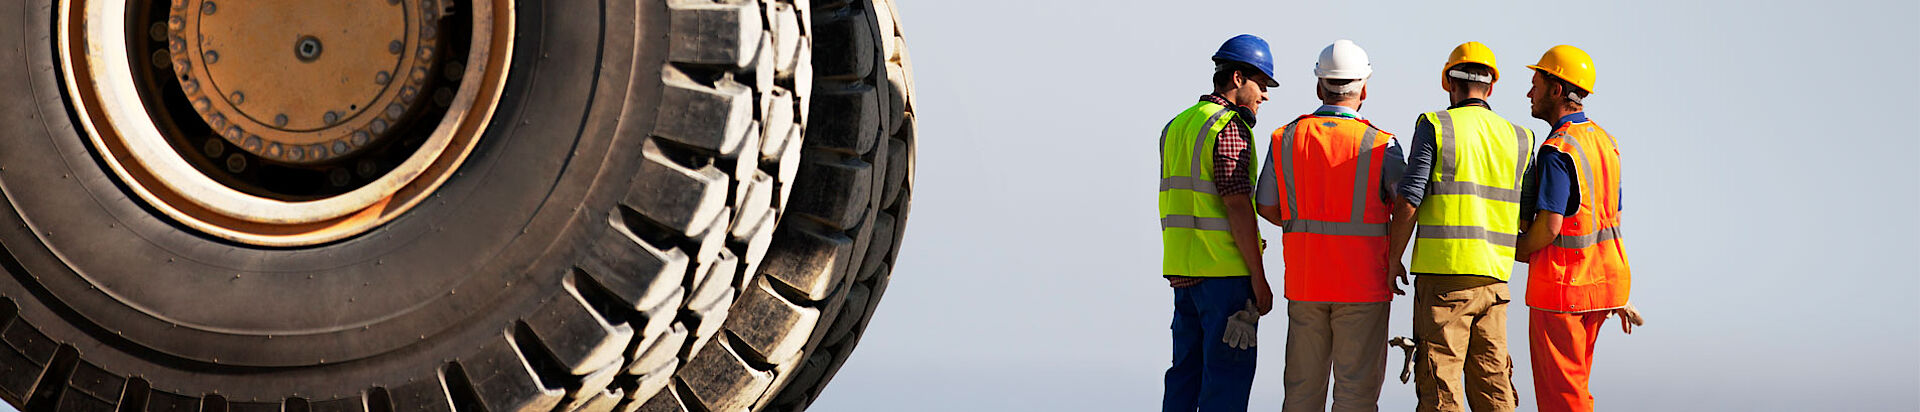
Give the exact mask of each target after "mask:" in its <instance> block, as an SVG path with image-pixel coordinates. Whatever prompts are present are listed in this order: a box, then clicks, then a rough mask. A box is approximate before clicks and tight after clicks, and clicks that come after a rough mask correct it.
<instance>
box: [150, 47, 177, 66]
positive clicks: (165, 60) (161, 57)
mask: <svg viewBox="0 0 1920 412" xmlns="http://www.w3.org/2000/svg"><path fill="white" fill-rule="evenodd" d="M152 60H153V68H156V69H160V70H166V69H171V68H173V56H169V55H167V51H166V50H154V51H153V57H152Z"/></svg>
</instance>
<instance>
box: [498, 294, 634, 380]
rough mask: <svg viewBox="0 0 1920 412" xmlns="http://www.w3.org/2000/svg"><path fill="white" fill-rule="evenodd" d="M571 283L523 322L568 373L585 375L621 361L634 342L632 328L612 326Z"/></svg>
mask: <svg viewBox="0 0 1920 412" xmlns="http://www.w3.org/2000/svg"><path fill="white" fill-rule="evenodd" d="M570 283H571V282H569V284H568V285H566V286H565V287H563V288H562V289H563V290H564V292H561V293H558V294H555V296H553V297H550V298H548V299H547V301H546V303H545V304H542V305H541V307H540V309H538V310H535V311H534V312H533V314H531V315H530V316H527V317H526V318H525V319H524V320H525V321H526V324H527V328H528V329H532V330H533V334H534V336H537V337H539V339H540V343H541V344H542V345H541V346H542V347H544V348H546V349H547V353H550V354H553V356H554V357H555V358H556V359H554V360H556V361H559V363H560V364H561V365H562V366H565V367H567V368H568V371H567V373H570V374H574V375H584V374H588V373H591V372H593V371H594V370H596V369H599V368H600V367H601V366H603V365H606V364H607V363H608V362H612V361H614V360H618V359H620V355H622V354H623V352H625V351H626V348H627V343H628V342H631V341H632V340H633V327H632V326H629V325H627V324H626V323H621V324H619V325H613V324H609V323H608V322H607V321H606V319H604V318H601V317H600V315H599V314H598V313H594V311H593V308H592V307H591V305H590V304H588V303H587V300H586V298H583V297H581V296H580V292H579V291H578V290H576V289H574V286H573V285H571V284H570Z"/></svg>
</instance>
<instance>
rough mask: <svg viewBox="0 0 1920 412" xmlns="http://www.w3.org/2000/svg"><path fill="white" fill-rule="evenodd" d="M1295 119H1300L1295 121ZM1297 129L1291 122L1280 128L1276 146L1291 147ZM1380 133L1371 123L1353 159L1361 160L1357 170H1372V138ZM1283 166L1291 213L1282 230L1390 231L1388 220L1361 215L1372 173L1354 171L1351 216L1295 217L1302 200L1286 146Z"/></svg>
mask: <svg viewBox="0 0 1920 412" xmlns="http://www.w3.org/2000/svg"><path fill="white" fill-rule="evenodd" d="M1295 123H1298V122H1297V121H1296V122H1295ZM1295 133H1296V132H1295V130H1294V125H1293V124H1288V125H1287V127H1286V128H1285V129H1282V130H1281V131H1280V136H1281V140H1280V143H1278V144H1279V145H1278V146H1274V147H1275V148H1276V149H1281V148H1292V147H1293V139H1294V135H1295ZM1379 133H1380V129H1374V128H1372V127H1371V126H1369V127H1368V128H1367V132H1366V134H1365V135H1364V136H1362V137H1361V138H1360V155H1359V157H1358V158H1356V159H1354V161H1355V162H1359V167H1358V168H1357V169H1355V170H1360V171H1363V172H1364V171H1367V170H1371V168H1370V167H1369V166H1371V165H1372V163H1373V150H1374V147H1373V146H1374V144H1373V142H1374V138H1376V137H1377V136H1378V135H1379ZM1388 137H1389V138H1391V137H1392V135H1388ZM1280 170H1282V173H1281V176H1283V179H1285V180H1286V185H1285V186H1286V190H1285V192H1286V195H1287V209H1286V210H1288V211H1289V212H1288V213H1289V214H1288V215H1287V216H1289V217H1288V218H1287V219H1285V220H1281V221H1280V228H1281V229H1282V230H1285V231H1286V232H1288V233H1292V232H1305V233H1318V234H1323V235H1340V236H1386V235H1387V224H1385V223H1364V222H1361V215H1362V214H1363V213H1365V212H1366V210H1367V204H1366V193H1367V192H1368V190H1366V189H1367V183H1368V182H1367V177H1368V176H1369V175H1368V174H1367V173H1354V175H1353V201H1352V202H1351V203H1350V205H1351V206H1349V207H1350V208H1351V209H1352V211H1353V213H1352V216H1349V217H1348V218H1347V220H1346V221H1340V222H1335V221H1325V220H1312V219H1305V218H1299V217H1293V216H1295V215H1294V214H1292V213H1293V212H1292V211H1295V210H1300V205H1299V201H1298V200H1297V199H1295V198H1294V197H1295V195H1294V188H1295V187H1296V186H1294V184H1293V175H1294V173H1292V171H1293V170H1295V169H1294V168H1293V151H1292V150H1283V151H1281V152H1280Z"/></svg>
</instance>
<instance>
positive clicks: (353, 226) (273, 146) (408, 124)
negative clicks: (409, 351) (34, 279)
mask: <svg viewBox="0 0 1920 412" xmlns="http://www.w3.org/2000/svg"><path fill="white" fill-rule="evenodd" d="M513 3H514V2H513V0H476V1H450V0H342V1H312V0H130V1H129V0H61V1H60V2H58V4H59V8H58V10H57V11H56V12H55V17H56V19H55V21H56V24H57V25H58V27H57V29H56V30H55V33H57V38H56V40H55V43H56V44H57V46H58V47H57V52H58V54H59V61H60V65H61V67H60V69H61V73H62V74H63V77H64V79H63V80H64V83H65V84H66V92H67V93H68V95H70V96H72V97H73V98H72V100H71V104H72V108H73V110H74V113H75V116H76V117H77V119H78V120H79V121H78V125H79V126H81V127H83V128H84V129H85V130H86V138H87V139H88V141H89V142H90V143H91V146H92V148H93V150H94V151H95V152H96V153H98V154H99V155H100V158H101V159H102V161H103V163H105V164H106V166H107V167H108V168H110V169H112V170H113V173H114V175H115V176H116V177H117V178H118V179H119V180H120V181H122V182H125V185H126V187H127V188H128V189H129V191H131V192H132V194H134V195H136V196H139V197H140V198H141V199H142V200H143V201H145V202H146V204H147V205H148V206H151V207H153V208H154V209H155V210H157V211H158V212H159V213H162V214H165V215H166V216H168V217H170V218H172V219H174V220H175V221H177V222H179V223H181V224H183V225H185V226H187V227H191V228H193V229H195V230H199V231H201V232H203V233H206V234H208V235H211V236H215V237H219V238H222V239H227V240H231V241H234V242H239V243H245V244H251V245H260V246H268V247H302V246H311V245H319V244H324V243H328V242H333V241H338V240H341V239H346V238H349V237H352V236H356V235H359V234H362V233H367V232H368V231H371V230H373V229H374V228H376V227H379V226H380V225H382V224H384V223H386V222H389V221H392V220H393V219H396V218H398V217H399V216H401V215H402V214H404V213H406V212H407V211H408V210H409V209H411V208H413V207H414V206H415V205H418V204H420V203H422V202H424V201H425V200H426V199H428V198H429V197H431V196H433V194H434V191H435V190H436V189H437V188H438V187H439V186H440V185H441V184H442V183H445V182H447V181H448V180H449V179H451V178H453V176H454V175H455V174H456V171H457V170H459V167H460V164H461V162H463V161H464V160H465V159H466V157H467V155H468V154H469V153H471V152H472V151H473V149H474V147H476V145H477V144H478V143H479V141H480V138H481V136H482V135H483V134H484V133H483V132H484V131H485V130H486V127H487V124H488V123H489V122H490V119H491V118H492V116H493V113H494V110H495V109H496V108H497V106H498V104H499V101H500V100H499V99H500V97H501V94H502V92H503V91H504V88H505V84H506V71H507V66H508V62H510V61H512V59H513V37H514V36H513V29H514V23H513V22H514V17H513V10H514V5H513ZM428 97H431V98H428Z"/></svg>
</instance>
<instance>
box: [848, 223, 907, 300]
mask: <svg viewBox="0 0 1920 412" xmlns="http://www.w3.org/2000/svg"><path fill="white" fill-rule="evenodd" d="M875 213H876V215H875V216H874V217H873V233H871V234H869V235H867V236H870V237H872V242H870V243H868V244H867V250H866V253H867V256H866V258H864V259H861V260H860V270H859V272H855V273H856V274H858V275H859V276H860V277H859V278H857V279H855V281H859V282H865V281H867V279H868V278H869V277H871V276H873V274H874V273H876V272H875V271H874V269H875V268H877V267H879V266H880V265H884V264H886V260H885V259H886V258H887V257H888V255H889V254H891V253H892V252H893V242H894V236H893V235H894V233H895V232H896V230H895V229H896V227H895V225H897V224H899V221H898V220H896V219H894V217H893V214H892V213H888V212H887V211H884V210H882V211H878V212H875Z"/></svg>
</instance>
